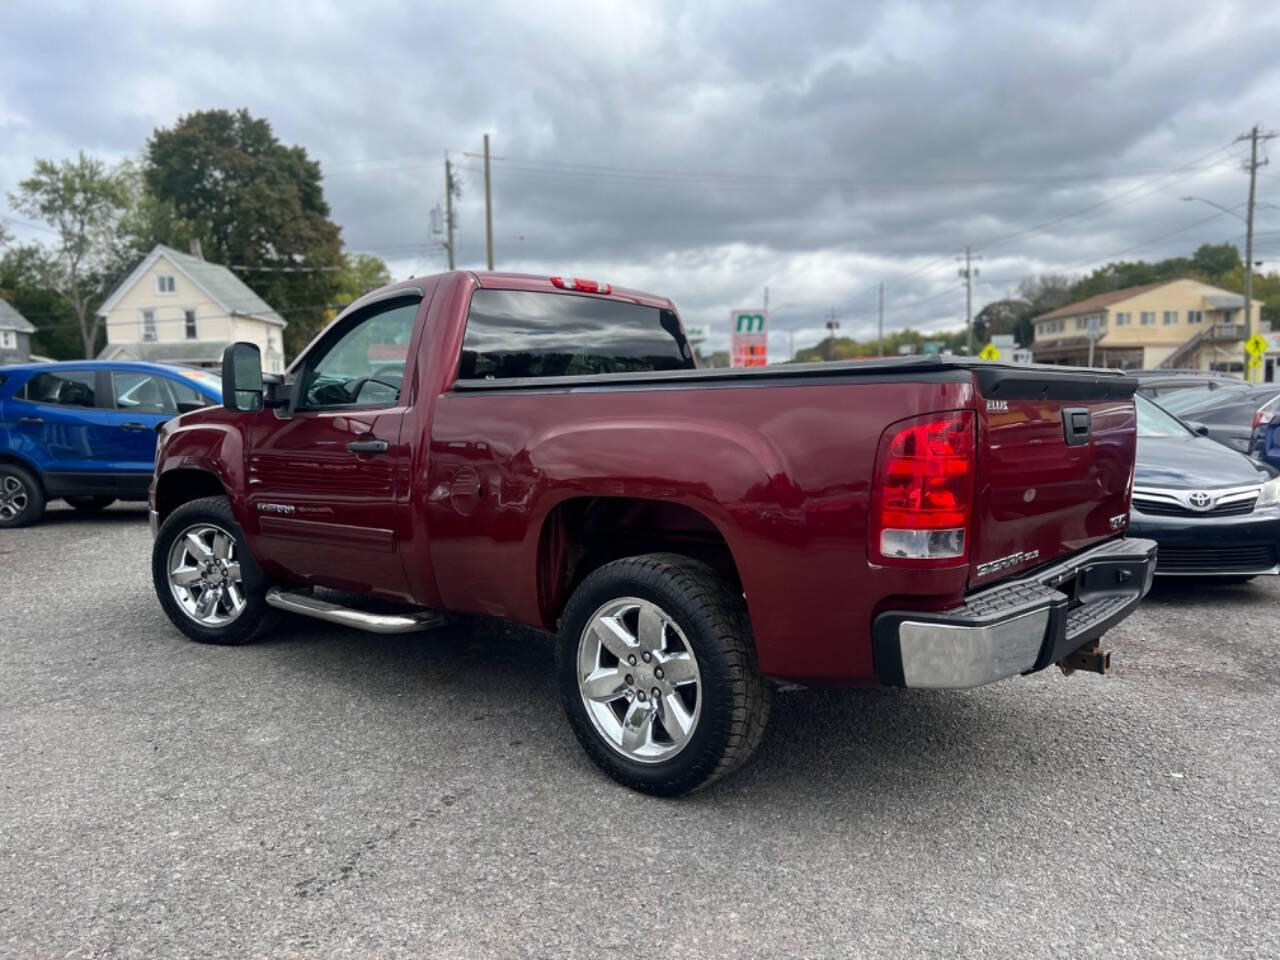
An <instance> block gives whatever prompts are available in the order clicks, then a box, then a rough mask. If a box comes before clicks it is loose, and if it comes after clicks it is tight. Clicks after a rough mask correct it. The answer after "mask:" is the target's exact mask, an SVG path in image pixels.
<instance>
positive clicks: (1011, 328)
mask: <svg viewBox="0 0 1280 960" xmlns="http://www.w3.org/2000/svg"><path fill="white" fill-rule="evenodd" d="M1031 309H1032V307H1031V304H1030V303H1028V302H1027V301H1026V300H1022V299H1020V298H1017V297H1011V298H1009V299H1006V300H993V301H992V302H991V303H988V304H987V305H986V306H985V307H983V308H982V309H981V310H979V311H978V315H977V316H976V317H974V318H973V337H974V341H975V342H976V343H988V342H990V340H991V338H992V337H993V336H994V335H996V334H1005V333H1011V334H1013V338H1014V341H1015V342H1016V343H1017V344H1018V346H1020V347H1025V346H1028V345H1029V344H1030V343H1031V340H1032V338H1033V337H1034V336H1035V325H1034V324H1033V323H1032V322H1031Z"/></svg>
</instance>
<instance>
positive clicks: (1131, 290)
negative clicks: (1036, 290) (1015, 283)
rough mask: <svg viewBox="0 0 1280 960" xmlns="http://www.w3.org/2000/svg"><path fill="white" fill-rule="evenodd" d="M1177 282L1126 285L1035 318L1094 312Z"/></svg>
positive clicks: (1163, 281)
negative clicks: (1121, 288)
mask: <svg viewBox="0 0 1280 960" xmlns="http://www.w3.org/2000/svg"><path fill="white" fill-rule="evenodd" d="M1176 282H1177V281H1176V280H1161V281H1160V282H1159V283H1146V284H1143V285H1142V286H1140V287H1125V288H1124V289H1123V290H1112V291H1110V292H1108V293H1099V294H1095V295H1094V296H1092V297H1086V298H1085V299H1084V300H1077V301H1076V302H1075V303H1068V304H1067V305H1066V306H1065V307H1059V308H1058V309H1057V310H1050V311H1049V312H1048V313H1042V314H1040V316H1038V317H1036V318H1035V319H1036V320H1052V319H1054V318H1056V317H1074V316H1076V315H1077V314H1081V313H1093V311H1095V310H1101V309H1102V308H1103V307H1109V306H1111V305H1112V304H1113V303H1119V302H1120V301H1121V300H1128V299H1129V298H1130V297H1136V296H1138V294H1140V293H1146V292H1147V291H1148V290H1155V289H1157V288H1159V287H1165V286H1168V285H1169V284H1171V283H1176Z"/></svg>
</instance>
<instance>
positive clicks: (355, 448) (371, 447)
mask: <svg viewBox="0 0 1280 960" xmlns="http://www.w3.org/2000/svg"><path fill="white" fill-rule="evenodd" d="M347 449H348V450H350V451H351V452H352V453H386V452H387V451H388V450H389V449H391V445H390V444H389V443H387V441H385V440H352V441H351V442H350V443H348V444H347Z"/></svg>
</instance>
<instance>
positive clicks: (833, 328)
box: [827, 307, 840, 361]
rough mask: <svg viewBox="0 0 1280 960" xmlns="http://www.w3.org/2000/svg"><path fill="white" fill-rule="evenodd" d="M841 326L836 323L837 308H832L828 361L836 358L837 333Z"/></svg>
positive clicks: (828, 336)
mask: <svg viewBox="0 0 1280 960" xmlns="http://www.w3.org/2000/svg"><path fill="white" fill-rule="evenodd" d="M839 329H840V324H839V323H837V322H836V308H835V307H832V308H831V318H830V319H829V320H828V321H827V360H828V361H831V360H834V359H835V358H836V331H837V330H839Z"/></svg>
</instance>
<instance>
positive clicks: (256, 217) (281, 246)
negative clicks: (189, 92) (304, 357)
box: [145, 109, 342, 352]
mask: <svg viewBox="0 0 1280 960" xmlns="http://www.w3.org/2000/svg"><path fill="white" fill-rule="evenodd" d="M145 180H146V186H147V189H148V191H149V193H150V196H151V197H152V198H153V199H154V201H155V202H156V203H157V204H159V205H160V206H159V207H158V208H157V209H156V210H155V211H153V213H154V215H155V216H156V217H157V218H158V220H157V223H158V226H157V229H164V230H167V231H168V233H167V234H166V236H165V237H164V239H166V241H169V242H181V241H180V240H179V239H178V238H177V237H175V234H176V233H183V234H185V235H186V236H187V238H188V239H190V238H195V239H198V240H199V241H200V242H201V246H202V248H203V250H204V255H205V256H206V257H207V258H208V259H210V260H213V261H216V262H218V263H223V264H226V265H228V266H232V265H234V266H247V267H255V268H259V269H255V270H249V271H246V272H244V273H243V274H241V276H242V278H243V279H244V281H245V283H247V284H248V285H249V286H250V287H251V288H252V289H253V290H254V292H255V293H257V294H258V295H259V296H261V297H262V298H263V299H264V300H266V301H267V303H269V304H270V305H271V306H272V307H274V308H275V309H276V310H277V311H279V312H280V313H281V314H283V315H284V316H285V318H286V319H287V320H288V321H289V327H288V329H287V330H286V331H285V346H286V348H287V349H288V350H289V351H290V352H296V351H297V350H298V349H300V348H301V347H302V346H305V345H306V343H307V342H308V341H309V340H310V339H311V338H312V336H313V335H314V334H315V333H316V331H317V330H318V329H319V328H320V327H321V326H322V325H323V324H324V322H325V317H326V313H327V308H328V307H329V306H330V305H331V304H333V303H334V301H335V299H336V297H337V294H338V291H339V289H340V285H341V279H340V274H341V271H340V270H336V269H334V268H337V267H341V266H342V248H341V237H340V230H339V228H338V226H337V224H335V223H334V222H333V221H332V220H330V219H329V205H328V204H327V203H326V202H325V199H324V190H323V188H322V186H321V183H320V165H319V164H318V163H316V162H315V161H314V160H311V159H310V158H309V157H308V156H307V152H306V151H305V150H304V149H303V148H302V147H298V146H288V145H286V144H283V143H281V142H280V141H279V140H278V139H277V138H276V136H275V134H274V133H273V132H272V130H271V125H270V124H269V123H268V122H267V121H266V120H262V119H258V118H255V117H252V116H250V115H249V112H248V111H247V110H243V109H241V110H237V111H235V112H232V111H229V110H205V111H201V112H198V113H193V114H190V115H188V116H185V117H181V118H179V120H178V122H177V123H176V124H175V125H174V126H173V128H172V129H168V130H156V132H155V134H154V135H153V136H152V137H151V139H150V140H149V141H148V143H147V150H146V167H145ZM164 205H169V206H170V207H171V208H172V210H173V213H174V219H173V221H172V222H170V223H169V224H168V226H164V224H163V217H164ZM263 268H265V269H263ZM300 268H302V269H300Z"/></svg>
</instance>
